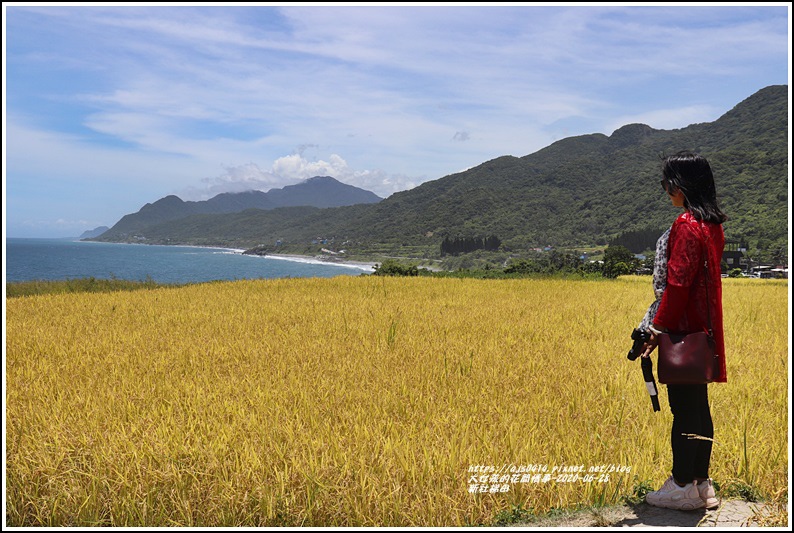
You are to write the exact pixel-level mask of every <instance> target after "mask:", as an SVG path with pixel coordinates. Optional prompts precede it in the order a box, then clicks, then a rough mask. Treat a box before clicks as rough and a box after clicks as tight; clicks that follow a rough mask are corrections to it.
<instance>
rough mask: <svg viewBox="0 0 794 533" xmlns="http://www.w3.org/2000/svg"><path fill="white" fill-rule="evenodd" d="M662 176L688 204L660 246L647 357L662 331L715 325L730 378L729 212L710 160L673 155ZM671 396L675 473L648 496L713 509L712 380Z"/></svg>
mask: <svg viewBox="0 0 794 533" xmlns="http://www.w3.org/2000/svg"><path fill="white" fill-rule="evenodd" d="M662 175H663V177H664V179H663V180H662V187H663V188H664V190H665V192H666V193H667V194H668V195H669V197H670V200H671V201H672V204H673V205H674V206H676V207H683V208H684V213H683V214H681V215H680V216H679V217H678V218H677V219H676V220H675V222H673V225H672V226H671V227H670V229H669V230H668V231H667V232H666V233H665V234H664V235H662V237H661V238H660V239H659V242H658V243H657V250H656V264H655V268H654V289H655V291H656V294H657V301H656V302H654V303H653V304H652V305H651V308H650V309H649V310H648V313H647V314H646V317H645V318H644V319H643V322H642V324H641V325H640V327H644V328H645V329H646V330H647V331H650V332H651V336H650V340H649V341H648V342H647V343H646V344H645V346H644V350H643V354H642V356H643V357H649V356H650V354H651V352H652V351H653V350H654V349H655V348H656V346H657V344H658V338H657V335H658V334H660V333H662V332H666V331H669V332H673V333H691V332H695V331H708V329H709V327H711V329H712V331H713V334H714V340H715V351H716V353H717V355H718V362H717V368H718V372H717V379H716V380H715V381H718V382H725V381H727V375H726V371H725V342H724V336H723V326H722V279H721V276H720V263H721V260H722V252H723V248H724V247H725V237H724V234H723V230H722V223H723V222H724V221H725V220H727V217H726V216H725V214H724V213H723V212H722V211H721V210H720V208H719V207H718V206H717V193H716V188H715V186H714V176H713V174H712V172H711V167H710V166H709V163H708V161H707V160H706V159H705V158H704V157H702V156H700V155H697V154H693V153H690V152H681V153H678V154H676V155H673V156H670V157H667V158H665V159H664V161H663V164H662ZM704 260H705V261H706V264H707V267H708V268H707V275H706V274H705V273H704V268H703V262H704ZM707 285H708V286H707ZM667 396H668V399H669V401H670V410H671V411H672V413H673V427H672V431H671V436H670V442H671V445H672V450H673V468H672V475H671V476H670V477H669V478H668V479H667V481H665V483H664V484H663V485H662V487H661V488H660V489H659V490H657V491H654V492H651V493H649V494H648V495H647V496H646V498H645V501H646V502H647V503H648V504H650V505H653V506H656V507H667V508H670V509H681V510H691V509H700V508H703V507H706V508H707V509H713V508H715V507H717V506H718V504H719V502H718V500H717V498H716V495H715V492H714V486H713V484H712V481H711V479H710V478H709V463H710V461H711V445H712V440H711V439H713V437H714V427H713V425H712V420H711V411H710V409H709V401H708V385H705V384H703V385H668V386H667ZM693 437H694V438H693Z"/></svg>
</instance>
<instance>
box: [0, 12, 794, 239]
mask: <svg viewBox="0 0 794 533" xmlns="http://www.w3.org/2000/svg"><path fill="white" fill-rule="evenodd" d="M3 24H4V28H3V36H4V46H3V55H4V61H3V65H4V74H3V97H4V100H3V106H4V110H3V129H4V131H3V143H4V147H3V148H4V149H3V158H4V161H3V174H4V175H3V188H4V191H3V193H4V194H3V200H4V206H3V207H4V209H3V213H4V217H5V219H6V220H5V224H4V232H5V234H6V235H5V236H7V237H67V236H78V235H80V234H81V233H82V232H83V231H85V230H87V229H92V228H94V227H96V226H100V225H107V226H112V225H113V224H115V223H116V222H117V221H118V220H119V219H120V218H121V217H122V216H123V215H125V214H128V213H133V212H136V211H137V210H138V209H140V207H141V206H143V205H144V204H145V203H147V202H153V201H155V200H157V199H159V198H162V197H163V196H166V195H169V194H176V195H177V196H179V197H181V198H182V199H183V200H203V199H207V198H210V197H212V196H214V195H215V194H219V193H221V192H230V191H231V192H233V191H242V190H250V189H259V190H264V191H266V190H269V189H271V188H273V187H283V186H285V185H289V184H293V183H297V182H299V181H302V180H304V179H306V178H309V177H312V176H316V175H330V176H333V177H335V178H337V179H338V180H340V181H342V182H345V183H349V184H351V185H355V186H358V187H362V188H365V189H368V190H371V191H373V192H375V193H376V194H378V195H380V196H382V197H387V196H389V195H390V194H392V193H394V192H397V191H400V190H405V189H409V188H412V187H415V186H417V185H419V184H421V183H423V182H425V181H429V180H435V179H438V178H441V177H444V176H446V175H449V174H452V173H455V172H460V171H462V170H465V169H467V168H470V167H472V166H476V165H478V164H480V163H483V162H485V161H488V160H490V159H493V158H495V157H499V156H503V155H514V156H519V157H520V156H524V155H527V154H531V153H533V152H536V151H537V150H539V149H541V148H543V147H545V146H548V145H549V144H551V143H552V142H554V141H556V140H559V139H562V138H565V137H570V136H574V135H582V134H589V133H604V134H607V135H609V134H611V133H612V132H613V131H614V130H615V129H617V128H619V127H620V126H622V125H625V124H629V123H634V122H641V123H645V124H648V125H650V126H652V127H654V128H657V129H675V128H682V127H685V126H687V125H689V124H693V123H698V122H710V121H713V120H716V119H717V118H719V117H720V116H722V115H723V114H724V113H725V112H727V111H729V110H730V109H731V108H733V107H734V106H735V105H736V104H738V103H739V102H741V101H742V100H744V99H745V98H747V97H749V96H750V95H752V94H753V93H755V92H756V91H758V90H760V89H762V88H764V87H766V86H769V85H777V84H789V80H790V71H789V70H790V46H789V35H790V7H789V3H769V4H750V3H748V4H746V5H740V4H724V5H714V4H709V5H701V6H697V5H696V4H691V5H690V4H678V5H673V4H667V5H665V4H648V5H644V4H636V5H628V4H616V5H613V6H610V5H606V4H605V5H600V6H598V5H591V4H587V5H576V4H570V5H560V4H555V5H550V6H542V5H540V4H503V5H499V6H494V5H477V4H460V5H448V4H444V5H435V6H432V5H422V6H419V5H413V6H412V5H406V4H404V5H390V4H372V5H361V4H355V5H348V6H345V5H329V4H322V5H300V4H281V5H278V4H259V5H254V4H251V3H248V4H241V5H239V6H233V5H230V4H218V5H217V6H212V5H200V6H199V5H196V6H189V5H183V4H173V5H168V4H162V5H155V6H152V5H149V6H146V5H142V4H107V5H104V6H103V5H99V4H91V5H86V6H79V5H71V6H69V5H66V6H63V5H52V6H47V5H46V4H44V5H39V4H30V3H28V4H24V3H14V2H11V3H4V4H3Z"/></svg>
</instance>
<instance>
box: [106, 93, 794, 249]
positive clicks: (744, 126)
mask: <svg viewBox="0 0 794 533" xmlns="http://www.w3.org/2000/svg"><path fill="white" fill-rule="evenodd" d="M679 150H693V151H696V152H699V153H701V154H703V155H704V156H705V157H707V158H708V159H709V161H710V162H711V164H712V168H713V170H714V173H715V179H716V182H717V191H718V194H719V200H720V205H721V207H722V209H723V210H724V211H725V212H726V213H727V214H728V216H729V217H730V219H729V220H728V221H727V222H726V223H725V226H724V227H725V232H726V238H727V239H728V240H729V241H736V242H738V241H743V242H745V243H747V244H749V246H750V248H751V250H753V251H756V252H758V253H760V254H762V255H763V254H766V255H767V256H769V257H774V258H777V259H776V260H780V257H781V254H783V255H785V254H786V253H787V249H788V182H787V180H788V154H789V147H788V86H786V85H777V86H770V87H767V88H764V89H762V90H760V91H758V92H757V93H755V94H754V95H752V96H750V97H749V98H747V99H746V100H744V101H742V102H741V103H739V104H738V105H737V106H736V107H735V108H733V109H732V110H730V111H728V112H727V113H725V115H723V116H722V117H720V118H719V119H717V120H716V121H714V122H709V123H701V124H693V125H690V126H688V127H686V128H682V129H676V130H656V129H653V128H651V127H649V126H647V125H644V124H629V125H626V126H623V127H622V128H620V129H618V130H616V131H615V132H613V133H612V135H610V136H607V135H603V134H592V135H582V136H577V137H569V138H566V139H562V140H560V141H557V142H555V143H553V144H551V145H550V146H548V147H546V148H543V149H541V150H539V151H537V152H535V153H533V154H530V155H527V156H524V157H513V156H503V157H499V158H496V159H493V160H491V161H487V162H485V163H482V164H481V165H479V166H477V167H474V168H471V169H469V170H467V171H465V172H460V173H457V174H452V175H449V176H445V177H443V178H441V179H437V180H434V181H429V182H426V183H424V184H422V185H420V186H418V187H416V188H414V189H411V190H408V191H403V192H399V193H395V194H393V195H391V196H390V197H388V198H386V199H385V200H383V201H381V202H378V203H376V204H369V205H353V206H347V207H335V208H326V209H320V208H305V207H304V208H278V209H272V210H268V211H264V210H260V209H252V210H246V211H242V212H239V213H232V214H198V215H193V216H189V217H186V218H181V219H179V220H171V221H167V222H163V223H159V224H153V225H150V226H148V227H145V228H141V229H139V230H138V232H137V234H136V235H137V238H138V239H140V240H144V241H145V242H151V243H172V244H177V243H180V244H203V245H222V246H237V247H253V246H258V245H272V244H273V243H275V242H276V241H279V240H280V241H281V242H282V243H285V244H286V243H289V244H294V245H301V244H308V243H309V242H311V241H312V239H317V238H318V237H319V238H326V239H333V242H334V243H335V244H336V246H337V247H345V248H347V249H348V250H357V249H375V248H377V247H381V248H383V247H392V248H394V247H397V248H399V247H403V248H404V247H412V248H414V249H417V248H418V249H421V250H425V251H433V250H435V254H436V255H438V253H439V248H440V244H441V242H442V240H443V239H444V238H445V237H455V236H483V237H485V236H496V237H498V238H499V239H500V240H501V242H502V246H503V247H504V248H505V249H508V250H511V251H513V252H518V253H520V252H522V251H525V250H528V249H531V248H535V247H542V246H546V245H553V246H555V247H558V248H565V247H568V248H576V247H588V246H603V245H605V244H607V243H609V242H611V241H613V240H614V239H616V238H618V237H620V236H621V235H623V234H625V233H627V232H641V231H643V230H650V231H649V233H650V234H655V231H656V232H657V233H661V232H662V231H663V230H664V229H665V228H667V227H669V225H670V223H671V222H672V221H673V219H674V218H675V217H676V216H677V214H678V212H679V211H678V210H677V209H676V208H674V207H671V205H670V202H669V200H668V198H667V196H666V195H665V194H664V193H663V191H662V188H661V187H660V185H659V181H660V179H661V164H660V158H661V156H662V155H665V154H671V153H674V152H677V151H679ZM654 230H655V231H654ZM106 235H107V234H105V235H103V236H102V239H103V240H105V237H106ZM651 245H652V243H651Z"/></svg>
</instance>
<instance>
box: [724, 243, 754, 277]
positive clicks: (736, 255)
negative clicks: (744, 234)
mask: <svg viewBox="0 0 794 533" xmlns="http://www.w3.org/2000/svg"><path fill="white" fill-rule="evenodd" d="M746 252H747V244H745V243H738V242H726V243H725V249H724V250H723V252H722V266H726V265H727V267H726V269H725V270H723V273H729V272H730V271H732V270H734V269H737V268H739V269H741V270H742V272H746V273H749V272H750V261H749V260H748V259H747V256H745V253H746Z"/></svg>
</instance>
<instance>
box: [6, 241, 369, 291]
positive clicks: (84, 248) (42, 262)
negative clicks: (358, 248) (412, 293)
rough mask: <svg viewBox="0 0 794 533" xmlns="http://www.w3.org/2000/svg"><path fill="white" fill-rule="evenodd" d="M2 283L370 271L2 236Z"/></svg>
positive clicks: (225, 252)
mask: <svg viewBox="0 0 794 533" xmlns="http://www.w3.org/2000/svg"><path fill="white" fill-rule="evenodd" d="M4 257H5V267H6V278H5V279H6V282H15V281H33V280H66V279H78V278H90V277H94V278H97V279H113V278H115V279H123V280H130V281H144V280H147V279H151V280H153V281H156V282H158V283H199V282H205V281H214V280H235V279H258V278H288V277H289V278H298V277H301V278H302V277H334V276H340V275H360V274H363V273H372V272H373V270H372V268H371V267H369V266H366V265H346V264H339V263H327V262H323V261H321V260H314V259H309V258H306V259H303V258H291V259H285V258H281V257H279V258H277V257H271V256H255V255H243V253H242V250H235V249H228V248H204V247H193V246H158V245H146V244H116V243H104V242H88V241H80V240H77V239H12V238H9V239H6V251H5V254H4Z"/></svg>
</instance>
